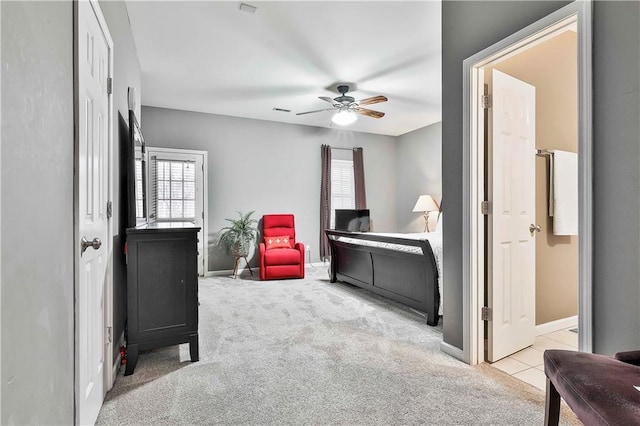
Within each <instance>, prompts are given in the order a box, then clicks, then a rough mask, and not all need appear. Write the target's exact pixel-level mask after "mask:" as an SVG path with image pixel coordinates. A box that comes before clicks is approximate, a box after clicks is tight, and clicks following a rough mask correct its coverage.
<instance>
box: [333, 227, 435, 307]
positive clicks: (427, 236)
mask: <svg viewBox="0 0 640 426" xmlns="http://www.w3.org/2000/svg"><path fill="white" fill-rule="evenodd" d="M367 235H381V236H384V237H394V238H405V239H409V240H428V241H429V244H430V245H431V250H432V251H433V255H434V257H435V258H436V267H437V269H438V291H439V292H440V306H439V307H438V315H442V233H441V232H437V231H436V232H416V233H411V234H394V233H378V232H367ZM338 240H339V241H342V242H344V243H351V244H359V245H362V246H369V247H381V248H386V249H389V250H396V251H402V252H406V253H414V254H420V255H421V254H423V253H422V249H421V248H420V247H415V246H406V245H403V244H395V243H386V242H381V241H370V240H360V239H357V238H349V237H338Z"/></svg>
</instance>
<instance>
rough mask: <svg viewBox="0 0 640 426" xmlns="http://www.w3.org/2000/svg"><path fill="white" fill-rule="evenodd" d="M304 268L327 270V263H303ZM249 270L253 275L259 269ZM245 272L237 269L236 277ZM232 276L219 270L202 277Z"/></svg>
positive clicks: (242, 269)
mask: <svg viewBox="0 0 640 426" xmlns="http://www.w3.org/2000/svg"><path fill="white" fill-rule="evenodd" d="M304 266H305V268H328V267H329V262H311V263H305V265H304ZM251 270H252V271H253V273H254V274H259V273H260V269H259V268H257V267H256V268H254V267H251ZM245 271H246V272H247V273H249V268H238V276H240V275H241V274H243V273H244V272H245ZM232 275H233V269H221V270H219V271H207V273H206V274H205V275H204V276H205V277H224V276H232Z"/></svg>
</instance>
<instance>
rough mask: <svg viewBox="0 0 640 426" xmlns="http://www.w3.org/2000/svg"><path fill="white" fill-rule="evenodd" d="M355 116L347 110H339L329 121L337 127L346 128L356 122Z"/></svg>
mask: <svg viewBox="0 0 640 426" xmlns="http://www.w3.org/2000/svg"><path fill="white" fill-rule="evenodd" d="M356 119H357V117H356V115H355V114H354V113H353V112H351V111H349V110H344V109H343V110H340V111H338V112H337V113H335V114H334V115H333V117H331V121H332V122H333V123H334V124H337V125H338V126H348V125H349V124H351V123H353V122H354V121H356Z"/></svg>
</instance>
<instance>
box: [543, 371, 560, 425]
mask: <svg viewBox="0 0 640 426" xmlns="http://www.w3.org/2000/svg"><path fill="white" fill-rule="evenodd" d="M559 421H560V394H559V393H558V390H557V389H556V387H555V386H554V384H553V383H551V380H549V378H548V377H547V396H546V399H545V404H544V426H558V422H559Z"/></svg>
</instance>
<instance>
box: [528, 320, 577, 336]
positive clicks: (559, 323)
mask: <svg viewBox="0 0 640 426" xmlns="http://www.w3.org/2000/svg"><path fill="white" fill-rule="evenodd" d="M577 326H578V316H577V315H575V316H572V317H567V318H561V319H559V320H555V321H550V322H545V323H544V324H540V325H536V336H542V335H543V334H549V333H553V332H554V331H560V330H564V329H565V328H569V327H577Z"/></svg>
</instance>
